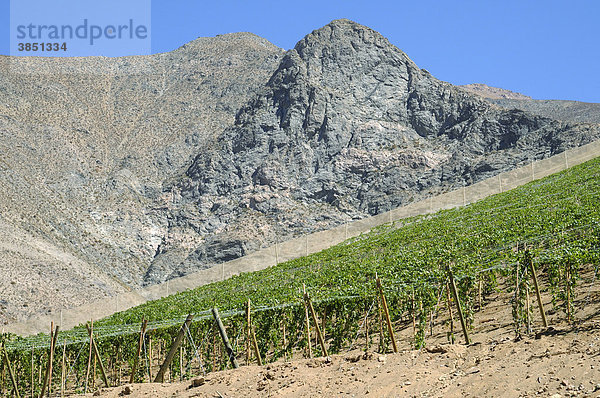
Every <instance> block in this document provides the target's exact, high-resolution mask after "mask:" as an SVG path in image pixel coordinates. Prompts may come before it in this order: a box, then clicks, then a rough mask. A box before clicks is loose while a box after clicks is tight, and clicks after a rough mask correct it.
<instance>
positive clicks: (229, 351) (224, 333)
mask: <svg viewBox="0 0 600 398" xmlns="http://www.w3.org/2000/svg"><path fill="white" fill-rule="evenodd" d="M212 313H213V316H214V318H215V321H217V327H218V328H219V333H220V334H221V339H222V340H223V345H224V346H225V349H226V350H227V355H228V356H229V360H230V361H231V365H233V368H234V369H237V368H239V365H238V362H237V359H236V358H235V352H233V348H232V347H231V344H230V343H229V338H228V337H227V331H226V330H225V326H223V322H221V317H219V310H218V309H217V308H216V307H213V309H212Z"/></svg>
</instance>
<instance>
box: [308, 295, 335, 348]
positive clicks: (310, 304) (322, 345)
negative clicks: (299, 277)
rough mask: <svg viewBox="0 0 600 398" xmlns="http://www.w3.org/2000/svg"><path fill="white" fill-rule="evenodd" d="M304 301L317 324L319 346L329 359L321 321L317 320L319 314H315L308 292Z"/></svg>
mask: <svg viewBox="0 0 600 398" xmlns="http://www.w3.org/2000/svg"><path fill="white" fill-rule="evenodd" d="M304 301H306V305H307V306H308V309H309V310H310V315H311V317H312V320H313V322H314V324H315V330H316V331H317V338H318V339H319V345H321V352H322V353H323V356H326V357H328V356H329V354H328V353H327V348H326V347H325V341H324V340H323V335H322V334H321V328H320V327H319V321H318V319H317V314H315V309H314V308H313V305H312V302H311V301H310V297H309V296H308V293H306V291H305V292H304Z"/></svg>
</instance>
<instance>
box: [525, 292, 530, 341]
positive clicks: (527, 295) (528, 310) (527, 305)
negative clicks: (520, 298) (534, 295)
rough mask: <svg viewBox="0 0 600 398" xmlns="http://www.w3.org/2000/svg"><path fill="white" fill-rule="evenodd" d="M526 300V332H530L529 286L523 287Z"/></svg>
mask: <svg viewBox="0 0 600 398" xmlns="http://www.w3.org/2000/svg"><path fill="white" fill-rule="evenodd" d="M525 295H526V299H527V301H526V302H525V312H526V314H527V334H529V333H531V311H530V309H529V286H527V287H526V288H525Z"/></svg>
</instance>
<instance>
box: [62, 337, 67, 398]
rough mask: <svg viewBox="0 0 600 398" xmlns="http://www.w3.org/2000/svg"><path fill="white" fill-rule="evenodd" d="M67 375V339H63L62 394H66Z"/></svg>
mask: <svg viewBox="0 0 600 398" xmlns="http://www.w3.org/2000/svg"><path fill="white" fill-rule="evenodd" d="M66 377H67V340H66V339H65V340H64V341H63V352H62V361H61V367H60V396H61V397H64V396H65V384H66V380H65V378H66Z"/></svg>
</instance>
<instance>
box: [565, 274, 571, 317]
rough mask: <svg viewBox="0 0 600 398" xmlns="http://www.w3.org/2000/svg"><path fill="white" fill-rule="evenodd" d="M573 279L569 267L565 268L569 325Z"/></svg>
mask: <svg viewBox="0 0 600 398" xmlns="http://www.w3.org/2000/svg"><path fill="white" fill-rule="evenodd" d="M570 277H571V273H570V272H569V266H568V264H567V266H566V267H565V293H566V295H567V323H569V324H571V295H570V288H569V283H570V282H569V279H570Z"/></svg>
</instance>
